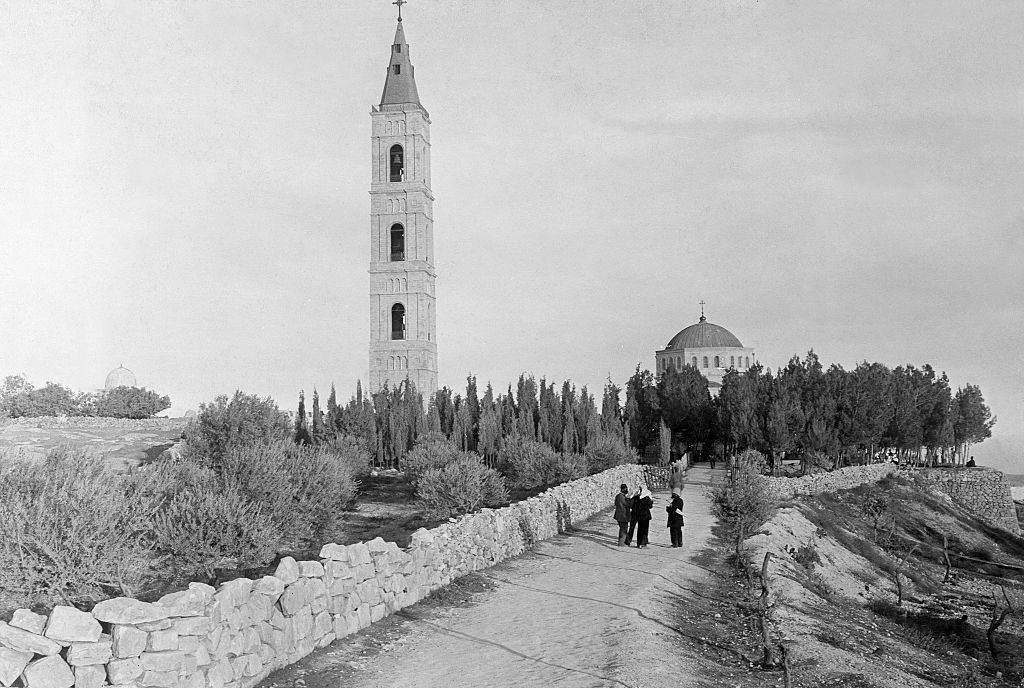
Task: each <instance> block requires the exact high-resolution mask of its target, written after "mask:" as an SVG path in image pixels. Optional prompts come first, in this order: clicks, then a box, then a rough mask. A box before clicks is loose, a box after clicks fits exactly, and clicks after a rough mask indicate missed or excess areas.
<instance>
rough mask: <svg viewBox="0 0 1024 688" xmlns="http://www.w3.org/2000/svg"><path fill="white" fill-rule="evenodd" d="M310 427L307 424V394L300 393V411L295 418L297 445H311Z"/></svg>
mask: <svg viewBox="0 0 1024 688" xmlns="http://www.w3.org/2000/svg"><path fill="white" fill-rule="evenodd" d="M309 442H310V436H309V426H308V425H307V423H306V393H305V391H302V390H300V391H299V411H298V414H297V417H296V418H295V443H296V444H309Z"/></svg>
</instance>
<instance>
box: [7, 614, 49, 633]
mask: <svg viewBox="0 0 1024 688" xmlns="http://www.w3.org/2000/svg"><path fill="white" fill-rule="evenodd" d="M11 625H12V626H14V627H15V628H21V629H24V630H26V631H28V632H29V633H35V634H36V635H42V634H43V629H44V628H46V617H45V616H44V615H43V614H36V613H35V612H33V611H32V610H30V609H15V610H14V615H13V616H11Z"/></svg>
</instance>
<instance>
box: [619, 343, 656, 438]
mask: <svg viewBox="0 0 1024 688" xmlns="http://www.w3.org/2000/svg"><path fill="white" fill-rule="evenodd" d="M626 417H627V418H628V419H629V440H630V442H631V443H632V445H633V448H634V449H636V451H637V452H639V453H640V454H641V455H642V454H643V453H644V450H645V449H646V448H647V447H648V446H649V445H650V444H651V443H652V442H654V441H655V440H656V439H657V438H658V431H659V429H660V427H661V407H660V405H659V403H658V387H657V383H656V382H655V379H654V373H652V372H651V371H649V370H641V369H640V364H639V363H637V364H636V371H635V372H634V373H633V376H632V377H631V378H629V381H628V382H627V383H626Z"/></svg>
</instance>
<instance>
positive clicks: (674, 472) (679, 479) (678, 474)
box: [668, 459, 686, 492]
mask: <svg viewBox="0 0 1024 688" xmlns="http://www.w3.org/2000/svg"><path fill="white" fill-rule="evenodd" d="M685 486H686V463H685V459H678V460H676V461H675V462H673V463H672V465H671V466H669V468H668V487H669V489H670V490H673V491H675V490H679V491H680V492H682V491H683V487H685Z"/></svg>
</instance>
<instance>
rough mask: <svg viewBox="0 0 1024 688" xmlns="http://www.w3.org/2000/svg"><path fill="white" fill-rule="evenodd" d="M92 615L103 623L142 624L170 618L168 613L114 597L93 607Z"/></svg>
mask: <svg viewBox="0 0 1024 688" xmlns="http://www.w3.org/2000/svg"><path fill="white" fill-rule="evenodd" d="M92 615H93V616H94V617H96V618H97V619H99V620H100V621H103V622H104V623H116V624H143V623H147V622H152V621H159V620H161V619H166V618H167V617H168V616H170V611H169V610H167V609H166V608H164V607H160V606H158V605H155V604H150V603H149V602H140V601H139V600H133V599H131V598H130V597H115V598H114V599H112V600H104V601H102V602H100V603H99V604H97V605H96V606H95V607H93V608H92Z"/></svg>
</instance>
